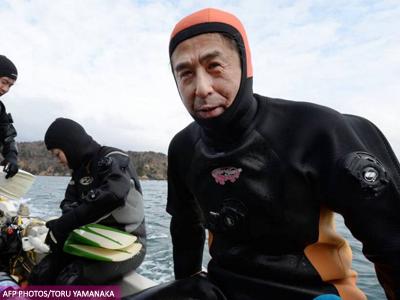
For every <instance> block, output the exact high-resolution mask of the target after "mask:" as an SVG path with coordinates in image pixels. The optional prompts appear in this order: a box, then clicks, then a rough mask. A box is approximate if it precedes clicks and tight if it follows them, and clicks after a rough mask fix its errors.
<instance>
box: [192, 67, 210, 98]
mask: <svg viewBox="0 0 400 300" xmlns="http://www.w3.org/2000/svg"><path fill="white" fill-rule="evenodd" d="M212 91H213V84H212V78H211V76H210V75H209V74H208V73H207V72H205V71H199V72H198V74H197V78H196V96H198V97H200V98H206V97H207V96H208V95H210V94H211V93H212Z"/></svg>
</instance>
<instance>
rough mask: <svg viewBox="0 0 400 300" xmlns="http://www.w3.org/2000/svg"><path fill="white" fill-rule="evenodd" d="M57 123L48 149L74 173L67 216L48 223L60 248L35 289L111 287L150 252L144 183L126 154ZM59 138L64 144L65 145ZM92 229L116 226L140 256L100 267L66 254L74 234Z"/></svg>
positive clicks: (36, 273)
mask: <svg viewBox="0 0 400 300" xmlns="http://www.w3.org/2000/svg"><path fill="white" fill-rule="evenodd" d="M58 120H60V121H58ZM55 123H56V125H55V126H54V127H53V128H52V127H50V129H49V130H48V132H47V133H46V138H45V142H46V145H47V147H48V148H50V149H54V148H59V149H62V150H63V151H64V152H65V154H66V157H67V159H68V164H69V166H70V167H71V168H72V169H73V173H72V178H71V181H70V183H69V185H68V188H67V190H66V193H65V199H64V200H63V201H62V202H61V204H60V208H61V210H62V216H61V217H60V218H58V219H56V220H52V221H49V222H47V223H46V226H47V227H49V230H50V232H51V233H52V234H53V235H54V237H55V239H56V241H57V247H53V253H51V254H50V255H48V256H46V257H45V258H44V259H43V260H42V261H41V262H40V264H39V265H37V266H36V267H35V268H34V270H33V272H32V275H31V278H30V283H32V284H54V283H56V284H74V285H76V284H104V283H111V281H112V280H116V279H119V278H121V277H122V276H123V275H124V274H126V273H128V272H129V271H132V270H135V269H136V268H137V267H138V266H139V265H140V264H141V263H142V261H143V259H144V255H145V252H146V231H145V218H144V208H143V199H142V190H141V187H140V183H139V179H138V177H137V174H136V171H135V169H134V167H133V165H132V163H131V161H130V159H129V156H128V155H127V154H126V153H125V152H123V151H122V150H119V149H116V148H112V147H105V146H103V147H101V146H100V145H99V144H97V143H96V142H95V141H94V140H92V138H91V137H90V136H89V135H87V134H86V132H85V131H84V130H83V128H81V127H80V125H78V124H75V123H73V122H70V121H69V120H66V121H65V119H57V120H56V121H55ZM64 123H65V124H66V125H64ZM53 124H54V123H53ZM63 126H65V128H66V129H67V130H66V132H68V135H67V134H65V135H63V134H62V133H63V130H65V128H63ZM66 132H65V133H66ZM59 137H62V138H63V140H61V141H60V140H59ZM65 137H66V138H65ZM49 145H50V146H49ZM89 223H98V224H103V225H107V226H112V227H115V228H118V229H120V230H124V231H126V232H129V233H132V234H134V235H136V236H137V237H138V240H139V242H140V243H141V244H142V245H143V247H142V249H141V251H140V253H139V254H137V255H135V256H134V257H133V258H131V259H128V260H126V261H122V262H99V261H94V260H89V259H82V258H78V257H76V256H72V255H67V254H65V253H64V252H62V246H63V244H64V241H65V240H66V238H67V237H68V235H69V233H70V232H71V231H72V230H74V229H76V228H78V227H80V226H82V225H85V224H89ZM49 242H51V241H49ZM50 245H52V243H50ZM53 246H54V245H53Z"/></svg>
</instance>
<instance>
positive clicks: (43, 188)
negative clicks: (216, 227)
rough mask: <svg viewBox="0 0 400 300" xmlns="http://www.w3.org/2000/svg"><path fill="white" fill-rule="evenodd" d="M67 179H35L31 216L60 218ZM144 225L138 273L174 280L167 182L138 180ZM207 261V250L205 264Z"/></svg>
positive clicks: (376, 299)
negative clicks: (143, 250) (143, 253)
mask: <svg viewBox="0 0 400 300" xmlns="http://www.w3.org/2000/svg"><path fill="white" fill-rule="evenodd" d="M68 181H69V178H68V177H52V176H38V177H37V179H36V181H35V183H34V184H33V186H32V188H31V190H30V191H29V193H28V194H27V195H26V200H25V201H24V202H26V203H27V204H28V205H29V207H30V210H31V215H32V216H37V217H41V218H45V219H46V218H49V217H54V216H58V215H60V209H59V204H60V202H61V200H62V199H63V196H64V192H65V188H66V187H67V184H68ZM141 184H142V189H143V195H144V204H145V215H146V225H147V234H148V237H147V254H146V258H145V261H144V262H143V264H142V265H141V267H140V268H139V269H138V272H139V273H140V274H141V275H143V276H146V277H148V278H150V279H152V280H154V281H156V282H158V283H162V282H167V281H169V280H172V279H173V262H172V247H171V238H170V235H169V222H170V217H169V215H168V214H167V213H166V212H165V205H166V199H167V182H166V181H152V180H147V181H141ZM336 219H337V231H338V232H340V233H341V234H342V235H343V236H344V237H345V238H346V239H347V240H348V241H349V242H350V245H351V247H352V249H353V269H355V270H356V271H357V272H358V274H359V278H358V285H359V287H360V288H361V289H362V290H363V291H364V292H365V293H366V294H367V297H368V299H369V300H381V299H386V297H385V296H384V292H383V290H382V288H381V286H380V285H379V283H378V280H377V279H376V276H375V271H374V268H373V265H372V263H370V262H369V261H367V260H366V259H365V257H364V256H363V254H362V252H361V244H360V242H358V241H357V240H355V239H354V238H353V237H352V236H351V234H350V232H349V231H348V229H347V228H346V227H345V226H344V224H343V219H342V218H341V216H339V215H338V216H337V217H336ZM208 260H209V256H208V253H207V251H205V253H204V262H207V261H208Z"/></svg>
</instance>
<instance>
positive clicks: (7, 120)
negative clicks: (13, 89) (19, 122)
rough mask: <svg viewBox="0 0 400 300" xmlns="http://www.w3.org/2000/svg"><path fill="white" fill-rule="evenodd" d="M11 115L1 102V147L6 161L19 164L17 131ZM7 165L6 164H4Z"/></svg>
mask: <svg viewBox="0 0 400 300" xmlns="http://www.w3.org/2000/svg"><path fill="white" fill-rule="evenodd" d="M12 123H13V119H12V117H11V114H9V113H7V111H6V108H5V106H4V104H3V102H1V101H0V147H2V150H1V153H2V155H3V157H4V159H5V160H6V161H8V162H10V161H12V162H13V163H15V164H17V155H18V149H17V145H16V143H15V140H14V139H15V137H16V136H17V131H16V130H15V128H14V126H13V124H12ZM4 163H6V162H4Z"/></svg>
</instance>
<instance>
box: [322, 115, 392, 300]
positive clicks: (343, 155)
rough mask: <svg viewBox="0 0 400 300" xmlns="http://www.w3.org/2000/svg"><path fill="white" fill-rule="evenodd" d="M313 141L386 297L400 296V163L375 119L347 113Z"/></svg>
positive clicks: (333, 203)
mask: <svg viewBox="0 0 400 300" xmlns="http://www.w3.org/2000/svg"><path fill="white" fill-rule="evenodd" d="M332 124H333V125H334V124H336V125H334V126H333V129H332V130H331V131H330V132H329V134H328V135H326V137H327V139H326V140H325V141H320V143H319V144H318V146H317V145H315V146H316V147H320V149H319V150H318V151H322V152H321V153H324V154H323V155H321V156H320V157H323V158H324V159H321V160H320V161H319V168H320V170H319V173H320V174H321V179H322V181H321V182H322V187H323V190H324V191H326V194H325V195H324V198H325V199H321V200H322V201H325V202H326V203H327V204H328V206H329V207H330V208H331V209H332V210H334V211H336V212H338V213H340V214H342V215H343V217H344V220H345V224H346V226H347V227H348V228H349V229H350V231H351V232H352V234H353V236H354V237H355V238H357V239H358V240H360V241H361V242H362V244H363V253H364V255H365V256H366V257H367V258H368V259H369V260H370V261H372V262H373V263H374V265H375V270H376V274H377V276H378V279H379V282H380V283H381V285H382V287H383V288H384V290H385V292H386V295H387V297H388V299H390V300H394V299H400V259H399V258H400V218H399V212H400V192H399V191H400V168H399V163H398V160H397V158H396V156H395V155H394V153H393V151H392V149H391V147H390V145H389V143H388V142H387V140H386V138H385V137H384V135H383V134H382V133H381V132H380V131H379V130H378V128H377V127H376V126H374V125H373V124H372V123H371V122H369V121H367V120H365V119H362V118H359V117H355V116H343V117H342V119H341V120H338V121H335V122H331V125H332Z"/></svg>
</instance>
